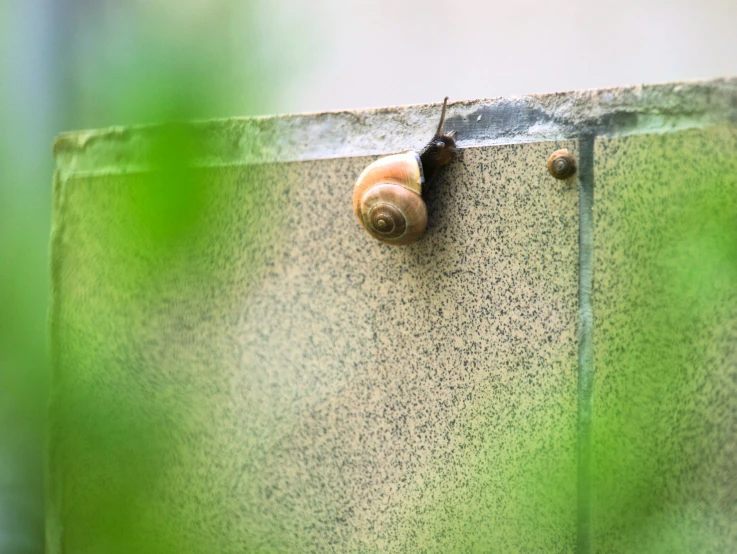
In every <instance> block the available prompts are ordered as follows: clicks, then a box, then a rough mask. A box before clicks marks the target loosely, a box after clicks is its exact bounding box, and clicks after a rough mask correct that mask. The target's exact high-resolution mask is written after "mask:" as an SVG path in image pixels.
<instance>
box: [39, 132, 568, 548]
mask: <svg viewBox="0 0 737 554" xmlns="http://www.w3.org/2000/svg"><path fill="white" fill-rule="evenodd" d="M560 147H567V148H569V149H571V150H572V151H573V152H574V153H575V152H576V143H575V142H555V143H536V144H524V145H508V146H498V147H494V148H475V149H467V150H465V151H464V152H463V154H462V158H461V159H460V160H459V161H457V162H454V163H453V164H452V166H450V168H449V169H448V171H447V172H446V173H444V175H443V176H442V177H441V179H440V180H439V181H438V182H437V183H436V184H435V186H434V188H433V190H432V191H431V192H430V196H429V212H430V224H429V228H428V231H427V233H426V235H425V237H424V238H423V239H422V240H421V241H419V242H417V243H414V244H412V245H410V246H408V247H403V248H397V247H390V246H386V245H382V244H380V243H378V242H377V241H375V240H372V239H370V238H369V237H368V235H367V234H366V233H365V232H364V231H363V230H362V229H361V227H360V226H359V225H358V223H357V222H356V221H355V217H354V215H353V212H352V209H351V194H350V193H351V188H352V185H353V182H354V180H355V179H356V177H357V176H358V174H359V173H360V171H361V170H362V169H363V167H364V166H365V165H366V164H367V163H368V162H369V161H370V160H371V158H348V159H339V160H325V161H314V162H300V163H289V164H280V165H265V166H252V167H232V168H219V169H206V170H201V171H198V172H197V175H198V177H197V182H198V183H199V185H200V186H201V187H203V190H205V191H206V193H205V194H204V196H203V198H202V203H203V205H204V206H205V207H204V212H203V213H202V214H200V215H201V221H203V222H206V223H207V224H206V225H204V226H203V227H201V228H199V229H198V230H197V232H196V233H193V234H192V237H191V239H189V240H188V241H185V242H184V243H182V244H181V245H180V246H178V247H177V248H175V249H174V250H173V251H168V252H166V253H165V254H162V253H161V251H160V250H158V249H157V248H155V247H153V246H151V245H150V244H149V238H148V237H147V235H146V233H145V227H142V226H141V222H140V221H139V220H136V218H135V212H134V211H131V210H130V206H133V205H137V203H139V202H140V201H141V200H142V198H143V197H144V196H145V194H146V187H148V186H149V185H150V183H147V177H146V176H145V175H132V176H127V177H124V176H109V177H98V178H89V177H87V178H85V177H72V178H69V179H66V180H60V181H59V182H58V185H57V191H56V208H55V210H56V213H55V217H56V228H55V235H54V268H55V270H54V271H55V273H54V283H55V293H54V302H55V305H54V315H53V328H54V344H55V358H56V359H55V366H56V377H55V389H54V390H55V398H54V403H53V409H54V410H55V411H56V413H57V414H63V413H65V412H66V410H67V408H69V407H70V406H72V415H71V416H69V415H67V416H66V417H64V418H59V420H58V421H65V422H71V423H59V424H58V425H57V427H56V428H54V430H53V432H52V435H53V437H52V448H51V456H50V464H51V465H50V470H51V476H52V478H51V485H52V487H51V502H50V512H49V513H50V525H49V530H50V536H49V539H50V546H51V552H54V553H61V552H64V553H76V552H87V551H96V550H95V549H96V548H100V547H101V546H104V543H103V544H102V545H101V544H100V542H99V541H101V540H103V539H101V538H100V533H99V530H98V531H96V530H95V527H94V523H90V521H89V519H90V518H89V515H90V514H89V513H88V512H87V511H88V510H89V509H90V508H89V506H90V505H96V504H95V499H94V498H92V502H90V501H91V498H90V497H95V495H99V494H100V491H95V485H96V484H98V485H99V484H100V483H105V482H108V481H106V480H113V482H114V480H115V478H116V475H127V474H128V465H129V464H130V460H131V459H135V458H136V456H138V455H140V452H137V449H139V450H140V449H141V448H143V447H142V446H141V444H145V442H144V441H143V439H142V438H140V437H138V435H137V433H134V435H135V436H134V438H133V439H131V437H130V436H129V434H130V433H132V431H131V430H130V429H129V428H128V427H129V426H128V425H125V424H123V423H121V424H120V425H121V427H120V428H117V427H116V428H114V429H113V430H109V429H104V431H101V430H100V429H98V428H97V427H98V426H99V425H100V424H99V421H100V420H102V421H121V422H131V421H133V422H139V423H134V424H133V425H132V428H133V429H136V428H138V427H143V428H145V427H146V426H147V424H148V423H146V422H150V421H151V419H152V418H153V419H154V420H163V421H165V424H164V427H165V429H166V432H165V433H164V434H165V436H166V440H165V443H166V445H167V446H166V448H165V449H163V450H164V452H165V454H161V455H157V456H155V459H156V460H157V464H159V465H160V468H159V472H158V473H157V477H156V479H151V480H148V481H146V480H144V481H145V483H146V488H147V490H150V491H153V492H152V493H151V495H150V497H148V501H147V502H146V503H145V504H144V506H143V507H142V508H141V513H140V514H137V515H136V518H137V519H136V521H138V522H139V524H140V525H144V526H145V525H146V521H147V520H146V515H147V514H149V515H150V514H166V516H167V517H171V518H173V520H174V521H176V528H177V533H178V537H177V539H176V540H178V541H183V543H184V544H186V545H188V546H187V548H188V549H191V550H192V551H196V550H197V548H200V549H204V551H212V552H215V551H217V552H242V551H244V545H246V546H248V547H250V548H257V549H261V550H260V551H279V552H282V551H283V552H306V551H311V552H318V551H319V552H324V551H337V552H344V551H364V552H449V551H472V550H477V551H483V552H488V551H500V552H513V551H525V552H533V551H534V552H560V551H568V550H570V549H571V548H572V545H573V544H574V541H575V509H576V508H575V478H574V475H575V421H576V310H577V279H578V272H577V257H578V248H577V243H578V211H577V209H578V192H577V188H576V179H575V178H573V179H570V180H568V181H557V180H555V179H553V178H552V177H551V176H550V175H549V174H548V173H547V169H546V160H547V157H548V156H549V155H550V153H551V152H553V151H554V150H556V149H557V148H560ZM306 214H308V215H312V214H319V215H320V217H308V218H306ZM211 223H214V224H213V225H210V224H211ZM131 233H133V234H135V240H130V236H131ZM75 399H77V401H78V402H77V403H75ZM90 399H93V400H92V401H91V403H90ZM85 403H87V404H85ZM74 406H77V407H78V408H77V409H75V408H74ZM130 406H134V407H136V408H135V410H134V413H129V410H131V408H130ZM78 412H79V413H78ZM102 432H104V434H105V437H104V439H103V444H104V445H105V446H104V447H102V448H101V447H100V437H99V436H98V435H99V434H100V433H102ZM144 436H145V434H144ZM126 437H127V438H126ZM158 441H159V439H158V438H156V440H155V441H154V442H155V443H156V444H160V443H159V442H158ZM159 451H160V447H157V448H154V452H156V453H159ZM131 457H133V458H131ZM98 500H99V499H98ZM139 528H140V527H139ZM96 541H97V542H96ZM90 549H91V550H90ZM201 551H202V550H201Z"/></svg>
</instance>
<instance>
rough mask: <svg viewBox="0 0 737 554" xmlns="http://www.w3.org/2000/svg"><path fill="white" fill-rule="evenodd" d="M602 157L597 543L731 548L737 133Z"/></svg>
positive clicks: (650, 140) (629, 548)
mask: <svg viewBox="0 0 737 554" xmlns="http://www.w3.org/2000/svg"><path fill="white" fill-rule="evenodd" d="M595 160H596V165H595V179H596V184H595V202H594V215H595V231H594V241H595V268H596V270H595V271H596V273H595V294H594V309H595V318H596V319H595V321H596V326H595V335H594V336H595V368H596V378H595V387H594V391H595V397H594V405H595V423H594V429H595V434H594V437H595V462H594V467H595V471H596V479H595V489H594V490H595V510H594V513H595V516H596V521H595V525H594V528H595V532H596V543H597V552H602V553H608V552H668V553H680V552H683V553H685V552H719V553H722V552H723V553H726V552H734V551H735V545H736V544H737V525H736V524H735V522H737V492H736V491H737V486H735V483H737V444H736V443H735V437H736V436H737V352H736V350H735V346H734V345H735V340H734V338H735V333H736V332H737V323H736V322H737V287H736V286H735V283H736V281H735V279H736V277H737V265H735V264H736V263H737V262H736V260H737V239H736V238H735V237H737V235H736V234H735V229H736V228H735V214H737V131H736V130H735V129H734V128H727V127H716V128H710V129H705V130H693V131H684V132H679V133H673V134H668V135H644V136H633V137H627V138H617V139H611V140H604V139H600V140H597V142H596V147H595Z"/></svg>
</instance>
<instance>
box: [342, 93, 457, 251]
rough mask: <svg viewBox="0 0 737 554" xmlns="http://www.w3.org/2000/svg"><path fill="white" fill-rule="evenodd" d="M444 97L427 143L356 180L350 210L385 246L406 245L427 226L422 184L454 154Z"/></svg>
mask: <svg viewBox="0 0 737 554" xmlns="http://www.w3.org/2000/svg"><path fill="white" fill-rule="evenodd" d="M447 108H448V98H447V97H446V98H445V100H444V101H443V111H442V113H441V115H440V124H439V125H438V130H437V131H436V132H435V135H434V136H433V137H432V139H431V140H430V142H428V143H427V145H426V146H425V147H424V148H423V149H422V151H421V152H419V153H417V152H414V151H409V152H404V153H402V154H393V155H391V156H385V157H383V158H379V159H378V160H376V161H375V162H373V163H372V164H370V165H369V166H368V167H367V168H366V169H364V170H363V173H361V175H360V176H359V177H358V180H357V181H356V186H355V187H353V210H354V211H355V212H356V217H357V218H358V221H359V222H360V223H361V225H363V227H364V229H366V231H368V232H369V234H370V235H371V236H372V237H374V238H375V239H378V240H380V241H381V242H385V243H387V244H397V245H399V244H408V243H410V242H412V241H415V240H417V239H418V238H420V237H421V236H422V233H424V232H425V227H427V206H425V201H424V200H423V199H422V192H423V185H424V184H425V183H430V182H431V181H432V180H433V178H434V177H435V175H436V174H437V172H438V169H440V168H441V167H443V166H444V165H447V164H449V163H450V162H451V161H452V160H453V157H454V156H455V153H456V143H455V140H454V139H453V136H454V135H455V131H451V132H450V133H448V134H445V133H444V132H443V126H444V124H445V113H446V111H447Z"/></svg>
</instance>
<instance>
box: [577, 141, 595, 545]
mask: <svg viewBox="0 0 737 554" xmlns="http://www.w3.org/2000/svg"><path fill="white" fill-rule="evenodd" d="M578 191H579V197H578V202H579V203H578V216H579V223H578V224H579V232H578V241H579V252H578V256H579V258H578V261H579V274H578V429H577V441H578V444H577V448H576V451H577V452H576V453H577V461H578V472H577V483H576V486H577V517H576V519H577V523H576V527H577V529H576V534H577V552H578V554H591V553H592V552H593V540H594V537H593V535H594V531H593V487H592V480H593V472H592V465H593V409H594V398H593V396H594V315H593V300H592V293H593V283H594V218H593V207H594V136H593V135H589V136H585V137H581V138H580V140H579V173H578Z"/></svg>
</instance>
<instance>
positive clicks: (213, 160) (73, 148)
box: [55, 77, 737, 174]
mask: <svg viewBox="0 0 737 554" xmlns="http://www.w3.org/2000/svg"><path fill="white" fill-rule="evenodd" d="M438 100H440V99H438ZM451 100H453V99H451ZM439 113H440V106H439V105H420V106H405V107H393V108H384V109H374V110H356V111H345V112H332V113H331V112H328V113H320V114H302V115H285V116H273V117H258V118H247V119H237V118H233V119H227V120H215V121H204V122H199V123H193V124H190V125H188V128H189V129H191V131H192V132H193V134H194V136H195V137H196V141H197V142H198V145H199V147H200V148H199V150H200V156H199V159H198V163H199V165H216V166H218V165H230V164H236V165H237V164H241V163H261V162H270V161H294V160H311V159H324V158H339V157H347V156H366V155H377V154H393V153H396V152H401V151H404V150H407V149H416V150H419V149H420V148H421V147H422V146H424V145H425V143H426V142H427V140H428V137H430V136H432V133H433V132H434V131H435V125H436V124H437V123H436V122H437V118H438V115H439ZM725 120H731V121H732V122H735V121H737V77H734V78H729V79H714V80H709V81H694V82H689V83H669V84H661V85H643V86H635V87H621V88H610V89H600V90H585V91H572V92H563V93H556V94H539V95H529V96H521V97H517V98H514V97H512V98H495V99H486V100H470V101H463V102H451V105H450V108H449V110H448V120H447V124H446V129H447V130H453V129H455V130H456V131H457V132H458V135H457V137H456V138H457V141H458V145H459V146H460V147H461V148H464V147H471V146H486V145H492V144H509V143H515V142H533V141H546V140H562V139H570V138H577V137H581V136H588V135H593V134H597V135H600V136H622V135H629V134H638V133H647V132H666V131H673V130H678V129H684V128H693V127H701V126H704V125H708V124H713V123H719V122H723V121H725ZM157 132H158V128H157V127H138V128H130V127H126V128H112V129H105V130H97V131H80V132H74V133H67V134H64V135H62V136H61V137H59V139H58V140H57V143H56V145H55V154H56V159H57V164H58V167H59V169H60V170H61V171H62V172H63V173H65V174H66V173H71V172H76V173H83V172H93V173H101V172H115V173H119V172H126V171H132V170H136V169H140V168H142V167H145V166H146V163H147V162H146V159H145V154H146V153H147V151H148V146H150V144H151V142H152V141H154V142H155V141H156V140H157V139H156V136H157Z"/></svg>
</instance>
